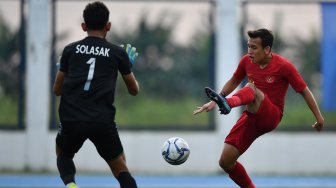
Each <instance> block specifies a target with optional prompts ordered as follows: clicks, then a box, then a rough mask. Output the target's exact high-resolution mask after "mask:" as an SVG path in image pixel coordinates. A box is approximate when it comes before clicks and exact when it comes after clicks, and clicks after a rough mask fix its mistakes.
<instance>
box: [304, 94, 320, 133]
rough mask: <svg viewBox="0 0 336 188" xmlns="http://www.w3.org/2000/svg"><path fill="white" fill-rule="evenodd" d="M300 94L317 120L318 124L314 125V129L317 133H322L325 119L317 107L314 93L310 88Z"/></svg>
mask: <svg viewBox="0 0 336 188" xmlns="http://www.w3.org/2000/svg"><path fill="white" fill-rule="evenodd" d="M300 94H301V95H302V96H303V98H304V99H305V101H306V103H307V105H308V107H309V108H310V110H311V111H312V112H313V114H314V116H315V118H316V122H315V123H314V124H313V125H312V126H313V128H314V129H316V130H317V131H321V130H322V129H323V124H324V118H323V116H322V114H321V112H320V109H319V107H318V105H317V102H316V100H315V98H314V95H313V94H312V92H311V91H310V89H309V88H308V87H306V88H305V89H304V90H303V91H302V92H300Z"/></svg>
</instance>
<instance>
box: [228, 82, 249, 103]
mask: <svg viewBox="0 0 336 188" xmlns="http://www.w3.org/2000/svg"><path fill="white" fill-rule="evenodd" d="M253 100H254V91H253V89H252V88H250V87H243V88H241V89H240V90H239V91H238V92H237V93H235V94H234V95H233V96H232V97H229V98H227V102H228V104H229V106H230V107H231V108H233V107H236V106H241V105H244V104H248V103H250V102H252V101H253Z"/></svg>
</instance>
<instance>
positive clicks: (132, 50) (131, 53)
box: [120, 44, 139, 65]
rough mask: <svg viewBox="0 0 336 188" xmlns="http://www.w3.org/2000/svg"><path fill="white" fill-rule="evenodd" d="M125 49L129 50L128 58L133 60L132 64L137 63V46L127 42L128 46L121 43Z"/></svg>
mask: <svg viewBox="0 0 336 188" xmlns="http://www.w3.org/2000/svg"><path fill="white" fill-rule="evenodd" d="M120 46H121V47H122V48H123V49H125V51H126V52H127V54H128V58H129V60H130V61H131V64H132V65H134V64H135V61H136V58H137V57H138V55H139V54H138V53H137V52H136V48H135V47H132V46H131V45H130V44H126V47H125V45H123V44H122V45H120Z"/></svg>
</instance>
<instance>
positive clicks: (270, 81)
mask: <svg viewBox="0 0 336 188" xmlns="http://www.w3.org/2000/svg"><path fill="white" fill-rule="evenodd" d="M265 81H266V82H267V83H273V82H274V77H273V76H266V78H265Z"/></svg>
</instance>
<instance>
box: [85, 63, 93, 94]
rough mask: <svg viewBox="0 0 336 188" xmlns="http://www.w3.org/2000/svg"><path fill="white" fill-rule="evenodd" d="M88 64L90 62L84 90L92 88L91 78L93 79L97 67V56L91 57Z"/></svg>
mask: <svg viewBox="0 0 336 188" xmlns="http://www.w3.org/2000/svg"><path fill="white" fill-rule="evenodd" d="M86 64H89V65H90V68H89V73H88V76H87V79H86V82H85V85H84V91H88V90H89V88H90V85H91V80H92V78H93V74H94V69H95V64H96V58H94V57H91V58H90V59H89V60H88V61H87V62H86Z"/></svg>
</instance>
